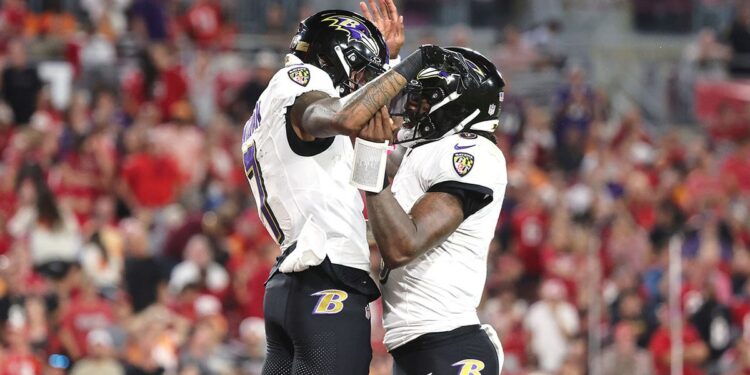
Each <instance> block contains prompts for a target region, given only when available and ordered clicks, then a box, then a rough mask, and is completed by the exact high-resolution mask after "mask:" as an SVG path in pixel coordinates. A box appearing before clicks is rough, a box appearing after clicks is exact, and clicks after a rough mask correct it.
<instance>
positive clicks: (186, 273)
mask: <svg viewBox="0 0 750 375" xmlns="http://www.w3.org/2000/svg"><path fill="white" fill-rule="evenodd" d="M210 246H211V245H210V244H209V242H208V239H207V238H206V237H205V236H202V235H195V236H193V237H192V238H190V241H188V243H187V245H186V247H185V260H184V261H182V262H181V263H180V264H178V265H177V266H176V267H175V268H174V270H172V275H171V277H170V278H169V288H170V290H171V291H172V292H174V293H180V292H182V291H183V289H184V288H185V287H187V286H189V285H195V286H197V287H198V290H200V291H202V292H206V293H211V294H214V295H216V296H223V295H224V293H225V292H226V290H227V288H228V287H229V275H228V274H227V272H226V269H225V268H224V267H222V266H221V265H219V264H218V263H216V262H214V261H213V256H212V254H211V248H210Z"/></svg>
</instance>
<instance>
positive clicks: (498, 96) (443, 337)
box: [366, 48, 507, 375]
mask: <svg viewBox="0 0 750 375" xmlns="http://www.w3.org/2000/svg"><path fill="white" fill-rule="evenodd" d="M448 49H450V50H453V51H456V52H459V53H461V54H462V55H463V56H464V57H465V58H466V60H467V61H468V62H469V66H470V67H471V68H472V69H473V70H474V71H475V72H476V73H477V74H478V75H479V76H480V77H481V85H480V86H478V87H473V88H468V89H464V88H462V85H461V80H462V77H461V76H460V75H457V74H453V73H451V72H447V71H445V70H441V69H434V68H427V69H424V70H422V71H420V72H419V74H418V75H417V79H416V82H415V83H414V84H410V85H409V87H407V89H406V90H405V92H406V101H405V103H406V104H405V110H404V113H403V114H402V115H403V116H404V121H405V122H404V125H403V128H402V129H401V130H400V131H399V135H398V138H399V141H402V142H404V144H405V145H407V146H408V148H407V150H406V153H405V156H404V158H403V160H402V162H401V165H400V167H399V169H398V172H397V173H396V175H395V177H394V179H393V184H392V185H391V186H390V187H387V188H385V189H384V190H383V191H381V192H380V193H367V195H366V197H367V212H368V219H369V223H370V226H371V228H372V232H373V235H374V237H375V240H376V242H377V244H378V247H379V249H380V253H381V255H382V258H383V261H384V265H385V268H384V269H383V272H381V275H380V279H381V280H380V282H381V285H382V286H381V292H382V294H383V306H384V312H383V325H384V327H385V330H386V333H385V338H384V341H385V344H386V346H387V348H388V350H389V351H390V353H391V354H392V355H393V358H394V360H395V364H394V372H393V373H394V374H395V375H406V374H409V375H426V374H433V375H442V374H446V375H447V374H450V375H456V374H459V375H480V374H485V375H486V374H491V375H497V374H498V373H499V372H500V368H501V362H502V349H501V347H500V343H499V340H498V339H497V334H496V333H495V331H494V330H493V329H492V328H491V327H489V326H480V324H479V318H478V317H477V313H476V307H477V305H478V304H479V301H480V299H481V297H482V291H483V289H484V282H485V276H486V272H487V268H486V263H487V253H488V250H489V244H490V241H491V240H492V238H493V237H494V234H495V226H496V224H497V220H498V217H499V215H500V207H501V205H502V202H503V197H504V194H505V186H506V184H507V174H506V167H505V158H504V157H503V154H502V152H501V151H500V149H499V148H498V147H497V146H496V145H495V139H494V135H493V133H494V131H495V129H496V128H497V126H498V114H499V112H500V105H501V102H502V99H503V87H504V86H505V83H504V81H503V78H502V76H501V75H500V73H499V72H498V71H497V69H496V68H495V66H494V65H493V64H492V63H491V62H490V61H489V60H487V59H486V58H485V57H484V56H482V55H480V54H479V53H477V52H475V51H472V50H469V49H463V48H448Z"/></svg>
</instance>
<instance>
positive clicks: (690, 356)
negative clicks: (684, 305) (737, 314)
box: [648, 305, 709, 375]
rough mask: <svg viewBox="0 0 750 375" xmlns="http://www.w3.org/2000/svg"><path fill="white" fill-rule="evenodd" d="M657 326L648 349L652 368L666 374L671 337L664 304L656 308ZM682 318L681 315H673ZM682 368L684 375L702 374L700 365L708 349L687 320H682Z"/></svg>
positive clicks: (658, 374) (668, 370)
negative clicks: (652, 360)
mask: <svg viewBox="0 0 750 375" xmlns="http://www.w3.org/2000/svg"><path fill="white" fill-rule="evenodd" d="M656 315H657V318H658V320H659V327H658V328H657V329H656V331H655V332H654V334H653V336H652V337H651V342H649V345H648V347H649V351H651V354H652V355H653V359H654V369H655V370H656V374H657V375H668V374H669V373H670V364H671V360H670V358H671V355H672V353H671V350H672V339H671V336H670V332H669V321H670V317H669V312H668V310H667V307H666V306H665V305H662V306H660V307H659V308H657V310H656ZM673 318H675V319H683V317H673ZM682 342H683V348H684V352H683V358H684V363H683V366H684V367H683V370H684V374H685V375H702V374H705V372H704V371H703V370H702V369H701V366H703V364H704V363H705V361H706V359H707V358H708V355H709V351H708V348H707V347H706V344H705V343H704V342H703V341H702V340H701V337H700V334H699V333H698V331H697V330H696V329H695V327H694V326H693V325H692V324H690V322H688V321H687V320H685V321H683V332H682Z"/></svg>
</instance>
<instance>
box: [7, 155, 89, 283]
mask: <svg viewBox="0 0 750 375" xmlns="http://www.w3.org/2000/svg"><path fill="white" fill-rule="evenodd" d="M42 173H43V172H42V170H41V168H40V167H39V166H38V165H32V166H29V167H27V168H26V169H25V170H23V171H22V172H21V176H20V178H19V183H18V196H19V208H18V210H17V211H16V214H15V215H14V216H13V217H12V218H11V219H10V221H9V222H8V232H10V234H11V235H13V236H14V237H15V238H16V239H17V240H19V241H26V243H27V245H28V248H29V250H30V251H31V260H32V262H33V264H34V267H35V268H36V269H37V271H38V272H40V273H42V274H43V275H45V276H47V277H50V278H52V279H55V280H61V279H62V278H64V277H65V276H66V275H67V274H68V271H69V270H70V268H71V267H72V266H73V265H74V264H76V263H77V262H78V254H79V250H80V246H81V235H80V231H79V227H78V223H77V222H76V219H75V218H74V217H73V215H72V213H71V212H69V211H68V210H67V209H65V208H64V207H60V206H59V205H58V204H57V201H56V198H55V195H54V193H53V192H52V191H50V189H49V186H47V183H46V181H44V176H43V175H42Z"/></svg>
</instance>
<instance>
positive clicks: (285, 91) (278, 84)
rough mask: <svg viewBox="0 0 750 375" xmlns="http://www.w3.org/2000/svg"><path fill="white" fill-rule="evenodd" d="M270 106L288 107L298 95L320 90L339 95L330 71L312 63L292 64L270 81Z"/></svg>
mask: <svg viewBox="0 0 750 375" xmlns="http://www.w3.org/2000/svg"><path fill="white" fill-rule="evenodd" d="M266 91H267V92H268V97H267V98H265V99H264V100H265V101H269V100H270V101H271V103H269V108H271V107H272V108H286V107H289V106H290V105H292V104H294V101H295V100H296V99H297V97H298V96H300V95H302V94H304V93H306V92H310V91H320V92H323V93H326V94H328V95H329V96H331V97H336V98H338V97H339V94H338V91H336V89H335V88H334V87H333V82H332V81H331V77H330V76H329V75H328V73H326V72H324V71H323V70H322V69H320V68H318V67H315V66H312V65H310V64H302V63H300V64H292V65H287V66H285V67H284V68H283V69H281V70H279V71H278V72H277V73H276V74H275V75H274V76H273V78H271V82H269V83H268V88H267V89H266Z"/></svg>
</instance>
